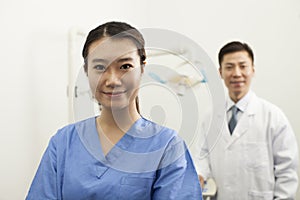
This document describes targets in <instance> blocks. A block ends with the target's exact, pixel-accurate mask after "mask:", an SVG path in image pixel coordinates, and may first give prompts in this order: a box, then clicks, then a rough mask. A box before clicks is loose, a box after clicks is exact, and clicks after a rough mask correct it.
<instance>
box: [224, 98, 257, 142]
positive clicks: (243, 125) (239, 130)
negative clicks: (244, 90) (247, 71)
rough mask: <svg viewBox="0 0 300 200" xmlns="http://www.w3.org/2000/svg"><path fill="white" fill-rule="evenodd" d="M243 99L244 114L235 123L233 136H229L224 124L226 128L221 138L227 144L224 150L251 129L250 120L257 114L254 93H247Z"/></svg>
mask: <svg viewBox="0 0 300 200" xmlns="http://www.w3.org/2000/svg"><path fill="white" fill-rule="evenodd" d="M245 97H246V100H247V101H242V102H241V105H242V106H243V105H245V107H244V114H243V115H242V117H241V119H239V121H238V123H237V126H236V127H235V129H234V132H233V135H232V136H231V135H230V134H229V129H228V126H227V124H226V127H225V128H224V131H223V134H224V135H223V138H224V139H225V140H226V142H227V147H226V148H230V146H231V145H232V144H234V143H235V142H236V141H237V140H238V139H239V138H240V137H242V136H243V135H244V134H246V133H247V131H248V129H249V128H250V127H251V123H252V121H253V120H251V118H252V117H253V116H254V115H255V113H256V112H257V108H256V99H257V97H256V95H255V93H254V92H250V93H249V92H248V94H247V96H245ZM241 100H242V99H241ZM239 102H240V101H239ZM239 102H238V103H239ZM245 103H246V104H245Z"/></svg>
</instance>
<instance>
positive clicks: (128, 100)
mask: <svg viewBox="0 0 300 200" xmlns="http://www.w3.org/2000/svg"><path fill="white" fill-rule="evenodd" d="M87 64H88V69H87V75H88V79H89V84H90V88H91V90H92V93H93V95H94V97H95V98H96V100H97V101H98V102H99V103H100V104H101V105H102V106H103V109H104V108H109V109H117V110H118V109H124V108H127V107H128V106H129V107H130V108H135V107H136V106H135V98H136V96H137V94H138V88H139V85H140V80H141V75H142V73H143V69H142V67H141V64H140V57H139V55H138V51H137V47H136V45H135V44H134V43H133V42H132V41H131V40H130V39H126V38H123V39H111V38H102V39H100V40H97V41H95V42H94V43H92V44H91V45H90V47H89V55H88V61H87Z"/></svg>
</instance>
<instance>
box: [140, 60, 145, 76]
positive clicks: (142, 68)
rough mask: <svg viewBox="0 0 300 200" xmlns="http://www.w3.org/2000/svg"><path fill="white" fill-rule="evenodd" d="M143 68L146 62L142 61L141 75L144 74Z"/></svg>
mask: <svg viewBox="0 0 300 200" xmlns="http://www.w3.org/2000/svg"><path fill="white" fill-rule="evenodd" d="M145 66H146V61H143V63H142V65H141V71H142V74H143V73H144V67H145Z"/></svg>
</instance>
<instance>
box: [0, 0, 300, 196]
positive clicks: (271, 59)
mask: <svg viewBox="0 0 300 200" xmlns="http://www.w3.org/2000/svg"><path fill="white" fill-rule="evenodd" d="M111 20H117V21H125V22H128V23H130V24H131V25H133V26H135V27H137V28H140V29H142V28H162V29H168V30H172V31H175V32H178V33H181V34H183V35H185V36H187V37H189V38H191V39H192V40H194V41H195V42H197V43H198V44H199V45H200V46H201V47H202V48H203V49H204V50H205V51H206V52H207V54H208V56H209V57H210V58H211V60H212V61H213V62H214V63H215V66H216V67H218V65H217V53H218V51H219V49H220V47H221V46H223V45H224V44H225V43H227V42H229V41H231V40H240V41H245V42H247V43H248V44H250V46H251V47H252V48H253V50H254V53H255V66H256V75H255V78H254V82H253V90H254V91H255V92H256V93H257V95H258V96H261V97H263V98H265V99H267V100H269V101H271V102H273V103H274V104H276V105H278V106H279V107H280V108H281V109H282V110H283V111H284V112H285V114H286V115H287V117H288V118H289V120H290V122H291V125H292V127H293V129H294V131H295V134H296V136H297V140H298V144H299V141H300V123H299V118H298V113H299V112H300V104H299V103H298V102H299V99H300V78H299V74H300V64H299V61H298V58H299V52H300V37H299V36H300V1H299V0H285V1H283V0H265V1H259V0H243V1H240V0H227V1H216V0H212V1H204V0H187V1H179V0H166V1H159V0H151V1H150V0H127V1H122V0H111V1H99V0H98V1H95V0H87V1H71V0H65V1H58V0H52V1H38V0H27V1H21V0H9V1H8V0H0V27H1V29H0V30H1V37H0V44H1V45H0V56H1V67H0V70H1V73H0V76H1V78H0V87H1V90H0V92H1V93H0V95H1V104H0V120H1V125H0V128H1V129H0V130H1V133H0V158H1V165H0V177H1V180H0V188H1V189H0V200H18V199H24V198H25V195H26V194H27V191H28V188H29V186H30V183H31V181H32V179H33V176H34V174H35V171H36V169H37V167H38V163H39V161H40V159H41V156H42V154H43V152H44V150H45V148H46V146H47V143H48V141H49V139H50V137H51V136H52V135H53V134H55V132H56V131H57V129H59V128H61V127H62V126H64V125H66V124H68V123H69V122H70V119H69V109H68V108H69V99H68V96H67V86H68V82H69V69H68V66H69V64H70V60H69V57H68V56H69V54H68V53H69V44H70V43H69V42H68V41H69V34H70V30H74V28H75V29H80V30H90V29H91V28H94V27H96V26H97V25H99V24H101V23H104V22H106V21H111ZM82 45H83V44H80V43H79V44H78V47H79V48H81V47H82ZM80 51H81V49H78V52H80ZM78 55H79V56H80V54H78ZM78 59H79V60H78V61H76V62H78V63H79V62H81V60H80V59H81V58H78ZM298 198H300V193H299V192H298Z"/></svg>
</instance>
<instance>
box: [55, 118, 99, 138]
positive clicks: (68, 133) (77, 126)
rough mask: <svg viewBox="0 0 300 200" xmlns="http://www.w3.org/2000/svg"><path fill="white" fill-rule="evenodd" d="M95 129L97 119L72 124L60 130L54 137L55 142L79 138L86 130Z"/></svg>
mask: <svg viewBox="0 0 300 200" xmlns="http://www.w3.org/2000/svg"><path fill="white" fill-rule="evenodd" d="M93 127H95V117H91V118H88V119H84V120H81V121H78V122H74V123H70V124H68V125H66V126H63V127H62V128H60V129H58V130H57V132H56V134H55V135H54V136H53V139H54V140H64V139H68V140H70V139H72V138H74V137H78V133H79V132H81V131H82V130H85V129H90V128H93Z"/></svg>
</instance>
